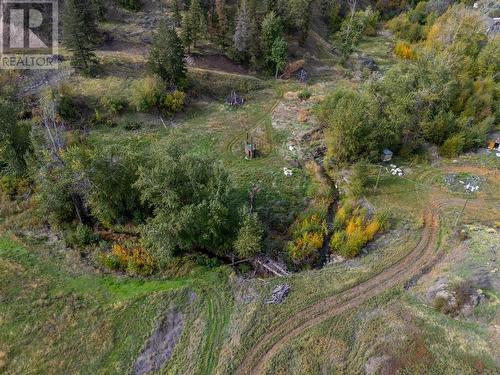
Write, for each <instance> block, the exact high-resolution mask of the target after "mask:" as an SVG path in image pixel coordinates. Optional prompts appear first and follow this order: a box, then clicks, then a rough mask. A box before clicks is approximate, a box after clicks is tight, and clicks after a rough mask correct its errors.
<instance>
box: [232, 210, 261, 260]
mask: <svg viewBox="0 0 500 375" xmlns="http://www.w3.org/2000/svg"><path fill="white" fill-rule="evenodd" d="M240 216H241V219H240V220H241V226H240V229H239V231H238V235H237V237H236V240H235V241H234V244H233V246H234V250H235V251H236V254H238V256H239V257H240V258H248V257H252V256H255V255H257V254H258V253H260V252H261V250H262V236H263V234H264V228H263V226H262V223H261V221H260V220H259V216H258V215H257V213H255V212H253V213H252V212H249V210H248V208H247V207H243V208H242V209H241V211H240Z"/></svg>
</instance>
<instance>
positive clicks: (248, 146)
mask: <svg viewBox="0 0 500 375" xmlns="http://www.w3.org/2000/svg"><path fill="white" fill-rule="evenodd" d="M256 157H257V147H256V146H255V143H254V141H253V138H251V139H250V140H249V139H248V134H247V141H246V143H245V159H247V160H252V159H255V158H256Z"/></svg>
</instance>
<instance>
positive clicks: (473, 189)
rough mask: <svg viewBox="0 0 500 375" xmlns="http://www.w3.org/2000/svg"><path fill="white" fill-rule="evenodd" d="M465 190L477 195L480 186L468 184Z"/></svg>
mask: <svg viewBox="0 0 500 375" xmlns="http://www.w3.org/2000/svg"><path fill="white" fill-rule="evenodd" d="M465 190H466V191H467V192H469V193H475V192H476V191H478V190H479V185H474V184H471V183H469V184H467V185H465Z"/></svg>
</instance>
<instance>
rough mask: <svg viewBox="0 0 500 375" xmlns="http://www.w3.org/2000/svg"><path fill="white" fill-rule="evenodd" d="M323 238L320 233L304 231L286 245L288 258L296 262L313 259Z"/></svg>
mask: <svg viewBox="0 0 500 375" xmlns="http://www.w3.org/2000/svg"><path fill="white" fill-rule="evenodd" d="M323 240H324V236H323V235H322V234H321V233H315V232H311V233H304V234H303V235H302V236H301V237H299V238H297V239H296V240H295V241H293V242H292V243H291V245H290V246H289V247H288V253H289V254H290V258H291V259H292V260H293V261H294V262H296V263H301V262H304V261H306V260H312V259H315V258H316V256H317V255H318V250H319V249H320V248H321V246H323Z"/></svg>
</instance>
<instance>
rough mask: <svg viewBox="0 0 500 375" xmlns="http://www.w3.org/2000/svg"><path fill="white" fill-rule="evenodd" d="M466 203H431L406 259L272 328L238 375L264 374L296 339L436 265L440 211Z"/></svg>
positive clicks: (243, 363)
mask: <svg viewBox="0 0 500 375" xmlns="http://www.w3.org/2000/svg"><path fill="white" fill-rule="evenodd" d="M463 202H464V200H462V199H450V200H444V201H438V202H431V203H430V204H429V206H428V207H427V208H426V209H425V212H424V230H423V232H422V236H421V238H420V241H419V242H418V244H417V245H416V246H415V248H414V249H413V250H412V251H411V252H410V253H409V254H408V255H406V256H405V257H403V258H402V259H400V260H399V261H397V262H396V263H394V264H393V265H391V266H390V267H388V268H386V269H385V270H382V271H381V272H380V273H378V274H377V275H375V276H374V277H372V278H371V279H369V280H367V281H365V282H362V283H360V284H358V285H356V286H355V287H353V288H351V289H348V290H346V291H344V292H342V293H340V294H338V295H334V296H330V297H328V298H326V299H325V300H323V301H320V302H318V303H316V304H314V305H312V306H309V307H307V308H305V309H303V310H301V311H299V312H297V313H296V314H295V315H294V316H292V317H290V318H288V319H287V320H286V321H284V322H282V323H278V324H276V325H274V326H272V327H270V328H269V330H268V331H267V332H268V333H267V334H265V335H264V336H263V337H262V338H261V340H260V341H259V342H257V343H256V344H255V345H254V347H253V348H252V349H250V351H249V352H248V353H247V355H246V357H245V358H244V360H243V362H242V363H241V364H240V366H239V367H238V369H237V370H236V374H237V375H245V374H252V375H257V374H264V373H265V370H266V368H267V364H268V363H269V362H270V361H271V359H272V358H273V357H274V356H275V355H276V354H277V353H278V352H279V351H280V350H281V349H282V348H283V347H284V346H285V345H286V344H287V343H288V342H289V341H290V340H291V339H293V338H295V337H297V336H298V335H300V334H301V333H303V332H304V331H305V330H307V329H308V328H311V327H313V326H315V325H317V324H319V323H321V322H323V321H325V320H327V319H329V318H331V317H334V316H336V315H338V314H341V313H343V312H345V311H348V310H350V309H353V308H355V307H357V306H359V305H361V304H362V303H364V302H366V301H368V300H369V299H371V298H373V297H375V296H377V295H379V294H381V293H383V292H384V291H386V290H388V289H390V288H392V287H394V286H396V285H398V284H400V283H402V282H404V281H405V280H407V279H409V278H411V277H412V276H414V275H416V274H418V273H419V272H421V270H422V269H424V268H425V267H429V265H432V264H433V263H435V261H436V258H437V257H439V253H438V252H437V251H436V250H437V248H438V246H437V242H438V241H437V239H438V232H439V211H440V210H442V209H444V208H447V207H452V206H457V205H461V204H463Z"/></svg>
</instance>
